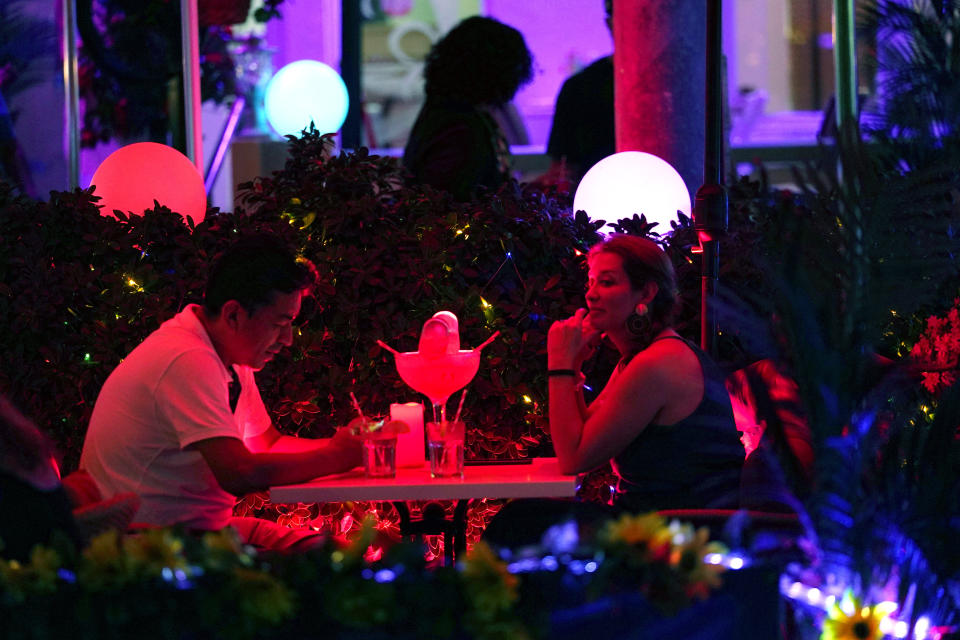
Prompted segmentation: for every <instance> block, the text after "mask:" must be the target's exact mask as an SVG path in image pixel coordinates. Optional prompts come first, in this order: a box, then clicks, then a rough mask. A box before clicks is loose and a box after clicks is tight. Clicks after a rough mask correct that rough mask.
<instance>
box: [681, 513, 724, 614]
mask: <svg viewBox="0 0 960 640" xmlns="http://www.w3.org/2000/svg"><path fill="white" fill-rule="evenodd" d="M709 540H710V530H709V529H707V528H706V527H700V528H699V529H697V530H696V531H694V530H693V527H690V529H689V531H684V535H683V537H682V538H680V539H679V540H677V542H678V544H677V546H675V547H674V548H673V550H672V551H671V552H670V564H671V565H672V566H673V567H674V568H675V569H676V570H677V571H678V572H679V573H680V575H681V576H683V578H684V580H685V581H686V583H687V587H686V591H687V595H689V596H690V597H694V598H706V597H707V596H709V595H710V589H716V588H717V587H719V586H720V574H721V573H723V572H724V571H725V570H726V567H724V566H723V565H722V564H709V563H707V562H705V561H704V558H705V557H706V556H707V554H710V553H726V552H727V548H726V547H725V546H724V545H722V544H721V543H719V542H710V541H709Z"/></svg>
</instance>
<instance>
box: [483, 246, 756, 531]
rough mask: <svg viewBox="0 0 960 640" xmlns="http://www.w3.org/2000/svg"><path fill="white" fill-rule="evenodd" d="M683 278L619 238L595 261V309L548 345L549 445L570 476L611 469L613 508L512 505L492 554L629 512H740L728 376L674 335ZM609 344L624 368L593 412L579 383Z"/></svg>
mask: <svg viewBox="0 0 960 640" xmlns="http://www.w3.org/2000/svg"><path fill="white" fill-rule="evenodd" d="M677 301H678V299H677V287H676V276H675V275H674V270H673V265H672V264H671V263H670V260H669V258H668V257H667V255H666V254H665V253H664V252H663V251H662V250H661V249H660V248H659V247H658V246H657V245H656V244H655V243H654V242H652V241H651V240H648V239H646V238H639V237H635V236H613V237H611V238H609V239H608V240H606V241H605V242H603V243H601V244H599V245H597V246H595V247H593V248H592V249H591V251H590V254H589V284H588V288H587V294H586V302H587V308H586V309H579V310H578V311H577V312H576V313H574V315H573V316H572V317H570V318H567V319H566V320H560V321H557V322H555V323H554V324H553V325H552V326H551V327H550V332H549V334H548V337H547V363H548V373H547V375H548V376H549V402H550V404H549V414H550V435H551V437H552V438H553V446H554V449H555V451H556V453H557V458H558V461H559V463H560V468H561V470H562V471H564V472H566V473H570V474H576V473H584V472H587V471H591V470H593V469H596V468H597V467H600V466H601V465H604V464H606V463H607V462H610V463H611V466H612V467H613V470H614V472H615V473H616V475H617V486H616V489H615V492H614V496H613V498H612V505H611V506H612V508H610V507H607V506H606V505H597V504H593V503H585V502H566V503H565V502H563V501H537V502H526V503H522V502H521V501H517V502H515V503H511V504H508V505H507V506H505V507H504V509H503V510H502V511H501V512H500V513H498V514H497V516H496V517H495V518H494V519H493V520H492V521H491V523H490V526H489V527H488V528H487V531H486V533H485V537H486V539H487V540H488V541H490V542H492V543H493V544H498V545H503V546H518V545H523V544H532V543H535V542H537V541H538V540H539V537H540V535H541V534H542V533H543V532H544V531H545V530H546V529H547V527H549V525H550V524H552V523H555V522H558V521H560V520H563V519H566V518H573V519H575V520H576V521H577V522H578V523H579V524H580V526H581V530H582V529H584V528H588V529H589V528H595V527H596V526H597V525H598V524H599V523H600V522H602V521H603V520H604V519H605V518H608V517H610V516H612V515H615V514H616V513H618V512H621V511H624V510H626V511H631V512H644V511H654V510H663V509H706V508H737V507H738V504H739V489H740V475H741V470H742V468H743V462H744V449H743V445H742V443H741V442H740V434H739V432H738V431H737V427H736V424H735V422H734V418H733V412H732V410H731V408H730V399H729V396H728V395H727V391H726V388H725V387H724V376H723V375H722V373H721V372H720V370H719V368H718V367H717V366H716V365H715V363H713V362H712V361H711V359H710V358H709V357H708V356H707V354H705V353H704V352H703V351H701V350H700V348H699V347H697V346H696V345H694V344H692V343H690V342H688V341H687V340H685V339H683V338H681V337H680V336H679V335H678V334H677V332H676V331H674V329H673V328H672V327H671V321H672V318H673V315H674V312H675V308H676V305H677ZM601 339H607V340H609V341H610V342H612V343H613V345H614V346H615V347H616V348H617V350H618V351H619V352H620V362H619V364H618V365H617V367H616V369H615V371H614V372H613V374H612V375H611V376H610V379H609V380H608V381H607V384H606V385H605V386H604V388H603V390H602V391H601V393H600V394H599V395H598V396H597V398H596V399H595V400H594V401H593V402H592V403H590V405H589V406H587V405H586V403H585V402H584V397H583V392H582V384H583V375H582V374H581V372H580V369H581V365H582V364H583V362H584V361H585V360H586V359H587V358H588V357H589V356H590V355H592V354H593V352H594V350H595V349H596V347H597V346H598V345H599V344H600V341H601Z"/></svg>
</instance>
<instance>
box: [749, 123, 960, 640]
mask: <svg viewBox="0 0 960 640" xmlns="http://www.w3.org/2000/svg"><path fill="white" fill-rule="evenodd" d="M873 144H877V143H873ZM874 148H875V147H870V149H869V151H868V149H867V147H866V146H865V144H864V143H863V142H862V141H861V139H860V134H859V131H858V129H857V127H856V124H855V123H845V125H844V126H843V127H841V135H840V138H839V140H838V152H839V157H840V160H841V163H840V167H842V172H841V175H842V176H843V181H842V182H841V181H838V180H837V175H838V174H837V173H836V172H835V171H834V172H831V171H823V172H816V171H812V170H811V171H809V172H808V173H807V174H806V175H803V176H801V175H798V178H800V182H801V185H802V186H803V187H804V191H803V194H802V195H801V196H800V197H798V198H797V203H798V204H799V205H800V206H797V207H795V208H793V209H791V210H787V211H784V212H783V213H784V214H785V215H782V216H780V218H779V219H778V220H777V221H776V222H775V224H774V225H772V226H771V228H770V231H771V233H770V235H769V236H768V237H767V238H766V244H767V246H768V247H769V253H767V254H766V255H765V256H761V259H762V260H763V262H764V263H765V265H766V270H767V276H768V277H769V278H771V279H772V281H773V282H774V283H775V285H776V286H775V287H774V288H773V289H772V296H771V297H770V298H769V299H767V300H761V299H759V298H758V297H757V296H752V295H750V293H749V292H744V291H741V292H740V296H741V298H742V299H747V300H749V302H750V305H754V306H755V308H762V309H764V310H765V314H766V316H767V317H771V318H774V330H775V332H776V334H777V335H778V336H779V342H780V344H781V345H782V347H783V355H784V357H785V359H786V361H787V362H789V364H790V367H791V370H792V373H793V375H794V376H795V378H796V380H797V382H798V383H799V388H800V393H801V396H802V400H803V405H804V408H805V413H806V415H807V417H808V419H809V423H810V426H811V428H812V431H813V436H814V442H815V451H816V456H817V458H816V478H815V483H816V484H815V486H814V490H813V492H812V497H811V499H810V502H809V504H808V507H809V514H810V516H811V519H812V523H813V530H814V531H815V535H816V543H817V544H816V550H817V557H816V562H815V564H814V567H813V568H814V575H816V576H819V578H818V579H819V580H822V581H823V582H822V583H820V584H817V586H820V587H823V588H827V587H828V586H829V587H830V588H832V589H838V588H841V587H842V586H844V585H845V586H849V587H851V588H852V589H853V590H854V592H855V593H856V595H857V596H858V597H859V598H861V599H862V600H863V601H864V602H866V603H867V604H870V605H873V604H877V603H879V602H882V601H886V600H889V601H893V602H896V603H899V604H900V610H899V611H898V612H897V617H898V619H899V620H901V621H905V622H916V620H917V618H918V617H919V616H921V615H927V616H930V617H931V618H936V619H937V620H939V621H940V623H941V624H947V625H949V624H956V622H957V620H958V615H960V591H958V590H957V585H958V582H957V581H958V579H960V574H958V569H960V566H958V563H957V560H956V554H955V553H953V551H952V549H950V548H948V544H946V541H947V540H950V539H952V538H954V537H955V536H956V535H957V534H958V533H960V531H958V519H957V515H958V514H960V482H958V477H960V476H958V466H957V461H958V458H957V453H958V450H957V446H958V443H957V441H956V440H955V439H954V432H955V428H956V424H957V423H958V421H960V412H958V410H960V404H958V400H960V386H954V387H952V388H951V389H950V390H949V391H948V392H947V393H946V394H945V395H944V397H943V399H942V400H941V402H940V404H939V406H938V407H937V412H936V417H935V418H933V419H932V420H931V419H929V417H928V416H927V414H928V413H929V409H927V411H926V412H925V411H924V406H925V405H924V403H925V402H926V399H925V398H924V397H923V396H922V395H921V394H920V391H921V390H920V388H919V385H918V382H919V380H918V379H917V378H916V376H915V375H914V371H913V370H912V369H911V368H910V367H909V366H907V365H909V361H906V360H905V361H903V362H902V363H898V362H896V361H895V360H893V359H892V357H896V356H898V355H905V353H903V349H902V344H901V343H900V342H899V340H895V339H893V340H892V339H891V336H890V331H891V327H894V326H901V327H902V326H903V324H902V323H901V322H900V320H899V319H901V318H911V317H913V316H915V315H916V314H918V313H923V312H924V311H925V310H927V309H930V308H933V307H942V306H943V301H944V299H946V300H952V299H953V297H954V295H953V294H952V293H951V294H950V295H949V296H944V292H945V291H955V290H956V287H957V284H958V270H957V265H956V262H955V259H954V255H955V252H956V251H957V250H958V249H960V246H958V241H957V239H956V238H955V237H954V234H953V233H952V231H951V229H952V228H954V227H955V226H956V224H957V219H956V217H957V213H956V211H955V208H954V207H953V204H952V200H951V195H950V194H951V190H953V189H956V187H957V182H956V181H955V179H953V180H951V179H949V178H950V176H948V175H945V174H943V173H931V172H929V171H926V170H917V171H904V170H903V168H901V167H891V166H890V165H889V164H888V163H886V161H885V158H887V157H889V155H888V154H890V153H892V151H890V150H889V149H884V150H881V152H880V153H878V154H873V153H872V151H873V149H874ZM908 350H909V349H907V351H908ZM878 351H887V353H886V354H883V353H878ZM887 356H890V357H887ZM809 579H810V577H809V576H808V580H809ZM814 581H816V580H814ZM839 595H840V594H839V593H838V594H837V597H839Z"/></svg>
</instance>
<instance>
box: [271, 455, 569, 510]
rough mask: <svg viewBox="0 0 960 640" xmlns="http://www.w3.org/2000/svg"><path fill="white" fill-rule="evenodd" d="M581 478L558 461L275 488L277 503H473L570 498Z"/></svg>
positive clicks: (346, 476) (355, 474) (346, 477)
mask: <svg viewBox="0 0 960 640" xmlns="http://www.w3.org/2000/svg"><path fill="white" fill-rule="evenodd" d="M575 483H576V476H572V475H564V474H562V473H560V467H559V466H558V464H557V459H556V458H534V459H533V460H532V461H531V462H530V464H499V465H498V464H492V465H467V466H466V467H464V470H463V478H431V477H430V467H429V465H428V464H426V463H424V464H423V465H422V466H420V467H414V468H402V467H401V468H399V469H397V475H396V477H395V478H367V477H366V476H365V475H364V473H363V469H360V468H358V469H354V470H353V471H349V472H347V473H341V474H337V475H332V476H325V477H322V478H316V479H314V480H311V481H310V482H304V483H301V484H289V485H282V486H276V487H270V500H271V501H272V502H275V503H297V502H344V501H350V500H357V501H398V500H469V499H475V498H570V497H573V496H574V495H575V494H576V484H575Z"/></svg>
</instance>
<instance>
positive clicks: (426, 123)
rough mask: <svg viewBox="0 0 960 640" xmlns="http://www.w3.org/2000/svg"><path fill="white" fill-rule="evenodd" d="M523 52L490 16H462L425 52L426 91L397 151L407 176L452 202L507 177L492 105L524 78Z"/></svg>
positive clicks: (516, 37)
mask: <svg viewBox="0 0 960 640" xmlns="http://www.w3.org/2000/svg"><path fill="white" fill-rule="evenodd" d="M531 67H532V59H531V55H530V51H529V50H528V49H527V45H526V43H525V42H524V40H523V36H522V35H521V34H520V32H519V31H517V30H516V29H514V28H512V27H509V26H507V25H505V24H503V23H501V22H498V21H496V20H493V19H492V18H484V17H480V16H475V17H472V18H467V19H466V20H464V21H462V22H461V23H460V24H458V25H457V26H456V27H454V28H453V29H451V30H450V32H449V33H448V34H447V35H446V36H444V37H443V38H442V39H441V40H439V41H438V42H437V43H436V44H435V45H434V46H433V48H432V49H431V50H430V53H429V54H428V55H427V61H426V67H425V69H424V78H425V80H426V87H425V92H426V95H427V99H426V102H424V105H423V107H422V108H421V110H420V113H419V114H418V115H417V120H416V122H415V123H414V125H413V129H412V130H411V132H410V138H409V140H408V142H407V146H406V149H404V152H403V165H404V166H405V167H406V168H407V169H408V170H409V171H410V172H411V173H412V174H413V180H414V181H415V182H418V183H424V184H428V185H430V186H432V187H435V188H437V189H443V190H446V191H449V192H450V193H452V194H453V196H454V197H455V198H457V199H458V200H467V199H470V198H471V197H473V196H475V195H476V194H477V193H478V189H480V188H484V187H485V188H488V189H496V188H497V187H499V186H500V185H501V184H503V183H504V182H505V181H506V180H508V179H509V177H510V148H509V145H508V144H507V140H506V138H505V136H504V133H503V131H502V129H501V128H500V126H499V125H498V124H497V121H496V119H495V118H494V116H493V115H492V113H493V111H494V110H495V109H499V108H501V107H502V106H503V105H505V104H506V103H508V102H509V101H510V100H511V99H513V96H514V95H516V93H517V90H518V89H519V88H520V87H521V86H522V85H523V84H525V83H526V82H529V80H530V78H531V75H532V71H531Z"/></svg>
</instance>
